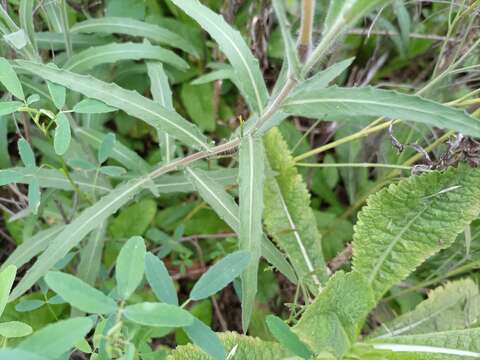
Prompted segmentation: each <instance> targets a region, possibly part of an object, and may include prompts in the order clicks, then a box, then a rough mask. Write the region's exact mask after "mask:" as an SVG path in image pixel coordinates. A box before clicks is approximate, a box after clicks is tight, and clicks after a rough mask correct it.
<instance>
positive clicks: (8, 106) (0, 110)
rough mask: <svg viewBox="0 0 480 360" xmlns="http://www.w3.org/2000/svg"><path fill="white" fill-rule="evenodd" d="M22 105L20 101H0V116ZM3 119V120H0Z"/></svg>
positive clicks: (8, 113)
mask: <svg viewBox="0 0 480 360" xmlns="http://www.w3.org/2000/svg"><path fill="white" fill-rule="evenodd" d="M22 106H23V103H21V102H20V101H0V116H4V115H10V114H11V113H14V112H15V111H17V110H18V109H20V108H21V107H22ZM2 121H5V120H2Z"/></svg>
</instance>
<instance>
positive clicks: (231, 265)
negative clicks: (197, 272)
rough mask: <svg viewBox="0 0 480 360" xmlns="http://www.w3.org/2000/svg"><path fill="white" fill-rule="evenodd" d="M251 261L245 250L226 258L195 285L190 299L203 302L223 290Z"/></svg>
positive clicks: (248, 253)
mask: <svg viewBox="0 0 480 360" xmlns="http://www.w3.org/2000/svg"><path fill="white" fill-rule="evenodd" d="M250 259H251V256H250V252H248V251H244V250H241V251H236V252H234V253H232V254H229V255H227V256H225V257H224V258H223V259H222V260H220V261H219V262H218V263H216V264H215V265H213V266H212V267H211V268H210V269H208V271H207V272H206V273H205V274H203V275H202V277H201V278H200V279H199V280H198V281H197V282H196V283H195V286H194V287H193V289H192V291H191V292H190V298H191V299H192V300H201V299H204V298H207V297H209V296H211V295H213V294H215V293H216V292H218V291H220V290H222V289H223V288H224V287H225V286H227V285H228V284H229V283H230V282H232V281H233V279H235V278H236V277H237V276H239V275H240V274H241V273H242V272H243V270H245V268H246V267H247V265H248V264H249V263H250Z"/></svg>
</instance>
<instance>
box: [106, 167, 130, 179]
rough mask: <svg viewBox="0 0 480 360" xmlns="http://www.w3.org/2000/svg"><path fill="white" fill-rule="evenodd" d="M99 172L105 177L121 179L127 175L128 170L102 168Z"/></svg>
mask: <svg viewBox="0 0 480 360" xmlns="http://www.w3.org/2000/svg"><path fill="white" fill-rule="evenodd" d="M99 171H100V173H102V174H104V175H107V176H112V177H120V176H122V175H125V174H126V173H127V170H125V169H124V168H123V167H121V166H102V167H101V168H100V169H99Z"/></svg>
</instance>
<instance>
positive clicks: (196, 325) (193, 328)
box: [183, 318, 225, 360]
mask: <svg viewBox="0 0 480 360" xmlns="http://www.w3.org/2000/svg"><path fill="white" fill-rule="evenodd" d="M183 330H185V332H186V333H187V335H188V337H189V338H190V340H192V342H193V343H194V344H195V345H197V346H198V347H199V348H201V349H202V350H203V351H205V352H206V353H207V354H208V355H210V356H211V357H213V358H214V359H215V360H224V359H225V347H224V346H223V344H222V342H221V341H220V338H219V337H218V335H217V334H215V332H213V331H212V329H210V328H209V327H208V326H207V325H205V324H204V323H203V322H202V321H200V320H198V319H197V318H193V324H192V325H190V326H186V327H184V328H183Z"/></svg>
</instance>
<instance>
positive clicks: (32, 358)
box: [0, 349, 48, 360]
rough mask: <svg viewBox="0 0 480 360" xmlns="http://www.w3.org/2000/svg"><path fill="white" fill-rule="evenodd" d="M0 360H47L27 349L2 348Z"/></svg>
mask: <svg viewBox="0 0 480 360" xmlns="http://www.w3.org/2000/svg"><path fill="white" fill-rule="evenodd" d="M0 360H48V359H47V358H45V357H43V356H40V355H36V354H32V353H31V352H29V351H24V350H20V349H2V350H0Z"/></svg>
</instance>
